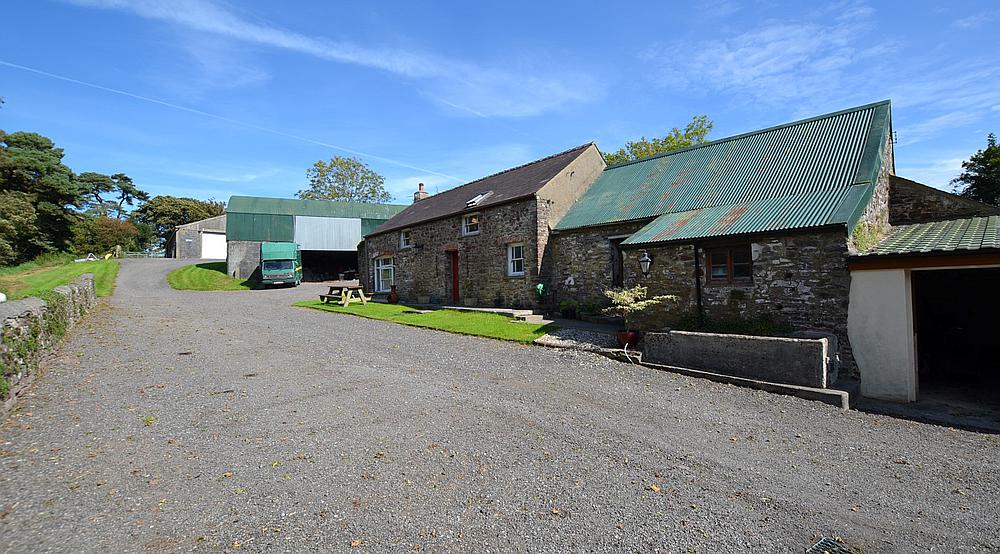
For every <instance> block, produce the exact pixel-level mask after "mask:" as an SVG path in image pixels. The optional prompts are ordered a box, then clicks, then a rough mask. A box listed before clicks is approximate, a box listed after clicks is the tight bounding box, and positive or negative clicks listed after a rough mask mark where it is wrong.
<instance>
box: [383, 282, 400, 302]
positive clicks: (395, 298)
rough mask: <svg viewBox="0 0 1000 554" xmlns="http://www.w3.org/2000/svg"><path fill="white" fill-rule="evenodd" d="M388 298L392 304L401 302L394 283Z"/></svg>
mask: <svg viewBox="0 0 1000 554" xmlns="http://www.w3.org/2000/svg"><path fill="white" fill-rule="evenodd" d="M386 300H388V301H389V303H390V304H398V303H399V293H398V292H396V285H392V288H390V289H389V298H387V299H386Z"/></svg>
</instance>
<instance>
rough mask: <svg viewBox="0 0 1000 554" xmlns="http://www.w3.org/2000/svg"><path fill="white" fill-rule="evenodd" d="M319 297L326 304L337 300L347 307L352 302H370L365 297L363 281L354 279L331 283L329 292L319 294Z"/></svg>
mask: <svg viewBox="0 0 1000 554" xmlns="http://www.w3.org/2000/svg"><path fill="white" fill-rule="evenodd" d="M319 299H320V300H321V301H322V302H323V303H324V304H329V303H330V302H331V301H336V302H337V303H338V304H340V305H341V306H344V307H346V306H347V305H348V304H351V303H352V302H361V303H362V304H368V299H367V298H365V291H364V288H363V287H362V286H361V283H360V282H359V281H357V280H354V281H333V282H332V283H330V292H328V293H327V294H321V295H319Z"/></svg>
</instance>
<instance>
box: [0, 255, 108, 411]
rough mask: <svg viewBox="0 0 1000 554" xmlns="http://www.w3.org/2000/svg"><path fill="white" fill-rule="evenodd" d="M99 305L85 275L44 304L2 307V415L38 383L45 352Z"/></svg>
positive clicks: (90, 277)
mask: <svg viewBox="0 0 1000 554" xmlns="http://www.w3.org/2000/svg"><path fill="white" fill-rule="evenodd" d="M96 303H97V294H96V291H95V289H94V276H93V275H91V274H89V273H86V274H84V275H82V276H80V278H78V279H77V280H76V281H74V282H73V283H72V284H69V285H63V286H59V287H56V288H55V289H53V290H52V293H51V294H50V295H48V296H47V298H46V299H45V300H42V299H40V298H25V299H22V300H12V301H10V302H4V303H2V304H0V336H2V342H0V414H5V413H7V411H8V410H9V409H10V408H11V407H12V406H13V405H14V402H15V401H16V398H17V395H18V394H19V393H20V392H21V391H22V390H24V388H25V387H27V386H28V385H29V384H31V382H32V381H33V380H34V379H35V377H36V376H37V374H38V363H39V360H40V358H41V356H42V354H43V352H44V351H45V350H47V349H50V348H52V347H54V346H55V345H56V344H58V342H59V339H61V338H62V336H63V335H65V334H66V331H67V330H69V329H70V328H71V327H72V326H73V325H74V324H76V322H78V321H79V320H80V319H82V318H83V316H84V315H85V314H86V313H87V311H89V310H90V309H91V308H92V307H93V306H94V305H95V304H96Z"/></svg>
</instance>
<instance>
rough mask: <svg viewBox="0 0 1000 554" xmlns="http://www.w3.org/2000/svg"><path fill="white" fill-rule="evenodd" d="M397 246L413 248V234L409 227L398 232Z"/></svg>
mask: <svg viewBox="0 0 1000 554" xmlns="http://www.w3.org/2000/svg"><path fill="white" fill-rule="evenodd" d="M399 247H400V248H413V234H412V233H411V232H410V230H409V229H403V230H402V231H400V232H399Z"/></svg>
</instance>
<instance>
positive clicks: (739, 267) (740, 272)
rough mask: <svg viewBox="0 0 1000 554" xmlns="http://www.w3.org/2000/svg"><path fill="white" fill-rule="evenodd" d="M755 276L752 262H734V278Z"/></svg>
mask: <svg viewBox="0 0 1000 554" xmlns="http://www.w3.org/2000/svg"><path fill="white" fill-rule="evenodd" d="M752 276H753V270H752V269H751V266H750V264H737V263H734V264H733V278H734V279H749V278H750V277H752Z"/></svg>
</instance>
